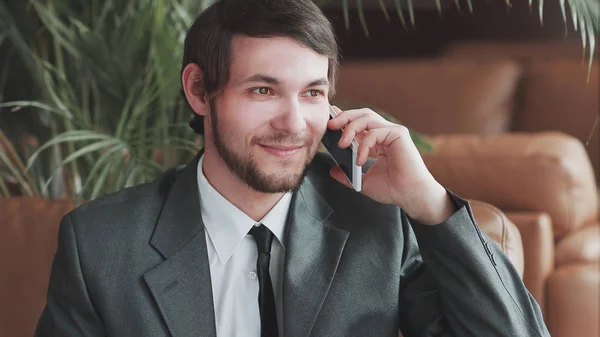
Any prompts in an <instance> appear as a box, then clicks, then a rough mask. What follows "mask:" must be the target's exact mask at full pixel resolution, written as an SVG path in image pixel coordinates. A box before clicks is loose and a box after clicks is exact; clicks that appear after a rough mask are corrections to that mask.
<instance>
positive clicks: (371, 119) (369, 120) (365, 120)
mask: <svg viewBox="0 0 600 337" xmlns="http://www.w3.org/2000/svg"><path fill="white" fill-rule="evenodd" d="M388 125H389V123H388V122H387V121H385V120H384V121H381V120H380V118H379V117H378V116H375V115H371V114H366V115H363V116H361V117H359V118H357V119H355V120H353V121H352V122H350V123H349V124H348V125H346V126H345V127H344V133H343V134H342V138H341V139H340V142H339V146H340V147H341V148H345V147H348V146H350V144H351V143H352V139H354V138H357V135H361V136H362V134H363V132H365V131H370V130H373V129H377V128H382V127H386V126H388ZM361 138H362V137H361Z"/></svg>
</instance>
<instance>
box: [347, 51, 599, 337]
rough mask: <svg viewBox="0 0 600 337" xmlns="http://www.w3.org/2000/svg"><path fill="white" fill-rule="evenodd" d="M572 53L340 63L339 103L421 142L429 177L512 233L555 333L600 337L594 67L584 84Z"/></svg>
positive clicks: (457, 54)
mask: <svg viewBox="0 0 600 337" xmlns="http://www.w3.org/2000/svg"><path fill="white" fill-rule="evenodd" d="M571 47H573V46H571ZM575 47H578V48H579V49H577V53H575V52H572V51H567V52H565V50H566V49H565V48H563V46H562V45H559V44H558V45H554V46H547V45H544V44H541V45H531V46H523V45H514V44H513V45H500V46H498V45H495V44H491V45H490V44H486V45H475V46H470V45H464V46H459V47H455V48H452V49H450V50H449V51H448V55H445V56H441V57H439V58H435V59H428V60H409V61H399V60H397V61H382V62H346V63H344V64H342V66H341V73H340V78H339V87H338V94H337V95H336V99H337V100H340V101H343V102H345V103H346V104H348V103H352V104H354V105H356V106H361V105H365V104H366V105H369V106H371V107H374V108H376V109H381V110H382V111H385V112H386V113H388V114H391V115H392V116H394V117H396V118H397V119H398V120H400V121H401V122H402V123H403V124H405V125H407V126H408V127H410V128H413V129H415V130H417V131H420V132H422V133H424V134H426V135H427V136H428V138H429V140H430V141H431V142H432V144H433V145H434V148H435V151H434V152H433V153H429V154H424V158H425V161H426V163H427V165H428V167H429V169H430V170H431V171H432V173H433V174H434V176H435V177H436V179H438V180H439V181H440V182H441V183H442V184H444V185H445V186H446V187H447V188H449V189H451V190H453V191H455V192H456V193H458V194H459V195H462V196H464V197H465V198H471V199H477V200H481V201H484V202H487V203H490V204H493V205H495V206H497V207H498V208H499V209H501V210H502V211H503V212H505V214H506V215H507V216H508V217H509V218H510V219H511V220H512V221H513V222H514V223H515V224H516V225H517V227H519V230H520V233H521V236H522V238H523V243H524V256H525V270H524V281H525V284H526V286H527V287H528V289H529V290H530V292H531V293H532V294H533V295H534V296H535V298H536V300H537V301H538V302H539V303H540V304H541V305H542V309H543V311H544V314H545V320H546V322H547V324H548V327H549V329H550V332H551V334H552V336H554V337H571V336H578V337H599V336H600V331H599V317H600V316H599V315H600V313H599V287H600V273H599V269H598V268H599V261H600V227H599V224H598V220H599V212H598V208H599V202H598V200H599V197H598V185H597V180H598V179H597V177H598V130H597V129H596V131H595V132H594V134H593V136H592V138H591V140H590V142H589V144H587V145H584V144H585V142H586V141H587V139H588V136H589V135H590V132H591V131H592V125H593V123H594V121H595V118H596V116H597V115H598V62H597V61H595V63H594V68H593V71H592V73H591V78H590V80H589V82H586V77H587V68H586V66H585V65H583V64H582V62H581V46H580V45H579V46H575ZM553 48H555V49H556V50H559V51H560V52H558V53H555V54H556V55H555V57H554V58H553V57H552V56H551V55H547V54H548V51H549V50H553ZM540 53H545V54H544V55H541V54H540ZM536 55H541V56H539V57H537V56H536ZM573 55H576V57H573ZM488 56H489V57H488Z"/></svg>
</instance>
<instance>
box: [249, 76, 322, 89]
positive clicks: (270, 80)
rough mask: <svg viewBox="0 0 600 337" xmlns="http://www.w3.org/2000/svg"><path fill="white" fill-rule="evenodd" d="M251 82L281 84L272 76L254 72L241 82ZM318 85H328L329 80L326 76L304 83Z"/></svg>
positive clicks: (311, 85) (312, 85) (310, 85)
mask: <svg viewBox="0 0 600 337" xmlns="http://www.w3.org/2000/svg"><path fill="white" fill-rule="evenodd" d="M251 82H261V83H267V84H270V85H279V84H281V82H280V81H279V80H278V79H276V78H275V77H273V76H268V75H262V74H255V75H252V76H250V77H248V78H246V79H244V80H243V81H242V82H241V84H246V83H251ZM318 85H329V80H327V79H326V78H320V79H318V80H314V81H312V82H310V83H308V85H306V86H307V87H314V86H318Z"/></svg>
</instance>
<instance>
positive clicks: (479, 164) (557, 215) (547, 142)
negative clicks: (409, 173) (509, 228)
mask: <svg viewBox="0 0 600 337" xmlns="http://www.w3.org/2000/svg"><path fill="white" fill-rule="evenodd" d="M428 140H429V141H430V142H431V144H432V145H433V147H434V152H433V153H424V154H423V159H424V161H425V164H426V165H427V167H428V168H429V170H430V171H431V173H432V174H433V176H434V177H435V178H436V179H437V180H438V181H439V182H440V183H441V184H442V185H444V186H445V187H446V188H448V189H450V190H452V191H453V192H455V193H457V194H459V195H460V196H461V197H463V198H468V199H476V200H481V201H484V202H488V203H490V204H492V205H495V206H497V207H499V208H500V209H501V210H503V211H507V210H510V211H535V212H545V213H548V214H549V215H550V217H551V219H552V225H553V230H554V235H555V238H560V237H562V236H565V235H566V234H568V233H571V232H574V231H576V230H578V229H579V228H582V227H584V226H586V225H588V224H590V223H594V222H596V221H597V216H598V194H597V191H596V188H597V187H596V186H597V185H596V182H595V177H594V172H593V170H592V166H591V163H590V159H589V157H588V155H587V153H586V151H585V148H584V145H583V143H581V142H580V141H579V140H578V139H576V138H574V137H571V136H568V135H566V134H563V133H558V132H542V133H507V134H501V135H495V136H478V135H440V136H433V137H428Z"/></svg>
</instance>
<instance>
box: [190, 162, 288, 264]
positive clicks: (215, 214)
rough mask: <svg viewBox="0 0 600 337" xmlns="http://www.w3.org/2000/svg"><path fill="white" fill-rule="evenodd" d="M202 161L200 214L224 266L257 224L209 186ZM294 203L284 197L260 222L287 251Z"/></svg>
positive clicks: (200, 172) (199, 167) (198, 170)
mask: <svg viewBox="0 0 600 337" xmlns="http://www.w3.org/2000/svg"><path fill="white" fill-rule="evenodd" d="M203 158H204V155H202V157H200V160H199V161H198V168H197V172H198V173H197V177H198V179H197V180H198V191H199V193H200V212H201V214H202V221H203V222H204V227H205V228H206V231H207V232H208V236H209V238H210V240H211V242H212V244H213V246H214V247H215V250H216V252H217V255H218V256H219V260H220V261H221V263H225V262H227V260H229V258H230V257H231V255H233V252H234V251H235V250H236V249H237V247H238V246H239V244H240V243H241V242H242V240H243V239H244V238H245V237H246V235H247V234H248V232H249V231H250V229H251V228H252V226H254V225H256V222H255V221H254V220H252V218H250V217H249V216H248V215H246V214H245V213H244V212H242V211H241V210H240V209H239V208H237V207H236V206H235V205H233V204H232V203H231V202H230V201H229V200H227V199H226V198H225V197H223V196H222V195H221V194H220V193H219V192H218V191H217V190H215V188H214V187H213V186H212V185H211V184H210V183H209V182H208V180H207V179H206V176H204V172H203V171H202V162H203V160H202V159H203ZM291 201H292V193H291V192H288V193H286V194H284V196H283V197H282V198H281V199H280V200H279V201H278V202H277V204H275V206H273V208H272V209H271V210H270V211H269V212H268V213H267V214H266V215H265V216H264V218H262V219H261V221H260V223H262V224H263V225H265V226H266V227H267V228H269V230H270V231H271V232H272V233H273V234H274V235H275V237H276V238H277V240H278V241H279V243H281V245H282V247H284V249H285V245H284V242H283V236H284V233H285V224H286V222H287V215H288V212H289V209H290V204H291Z"/></svg>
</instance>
